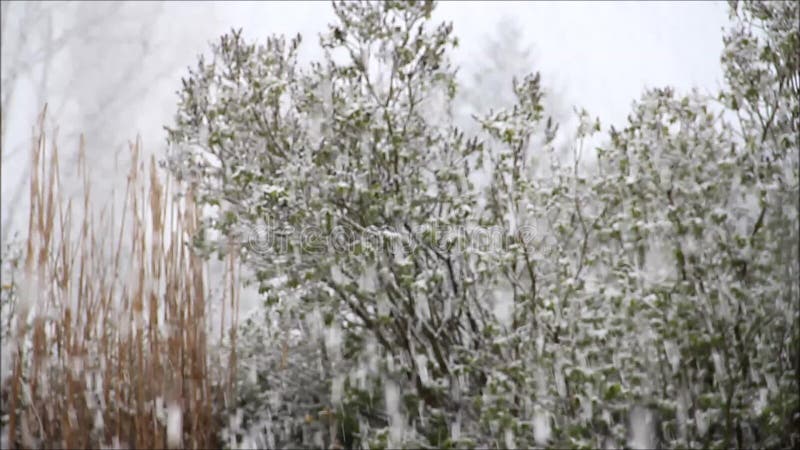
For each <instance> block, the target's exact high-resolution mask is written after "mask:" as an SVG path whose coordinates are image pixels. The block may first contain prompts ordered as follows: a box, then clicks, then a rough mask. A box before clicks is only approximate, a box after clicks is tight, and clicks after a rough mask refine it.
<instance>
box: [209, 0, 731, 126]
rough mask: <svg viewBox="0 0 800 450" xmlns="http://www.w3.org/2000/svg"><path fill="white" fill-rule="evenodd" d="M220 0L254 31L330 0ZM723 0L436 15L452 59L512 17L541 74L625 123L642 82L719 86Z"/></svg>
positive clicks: (473, 8)
mask: <svg viewBox="0 0 800 450" xmlns="http://www.w3.org/2000/svg"><path fill="white" fill-rule="evenodd" d="M214 6H215V8H216V10H217V11H218V13H219V18H218V21H219V22H222V23H225V24H228V27H237V28H238V27H241V28H243V29H244V30H245V33H246V34H247V35H248V36H250V37H253V38H258V37H263V36H265V35H267V34H269V33H273V32H275V33H294V32H297V31H302V32H303V35H304V36H308V34H309V33H316V32H319V31H322V30H324V29H325V26H326V24H327V23H329V22H330V21H331V20H332V18H333V13H332V11H331V8H330V5H329V4H328V3H327V2H280V3H261V2H244V3H222V4H215V5H214ZM727 8H728V5H727V3H726V2H722V1H715V2H694V1H691V2H686V1H676V2H655V1H647V2H627V1H625V2H623V1H616V2H614V1H609V2H595V1H591V2H589V1H584V2H563V1H558V2H537V1H505V2H494V1H490V2H477V1H476V2H473V1H443V2H441V3H439V5H438V7H437V11H436V12H435V15H434V18H435V19H437V20H451V21H453V25H454V33H455V34H456V36H458V38H459V41H460V46H459V48H458V49H457V52H456V57H455V59H456V61H457V62H460V63H461V65H462V66H463V65H466V64H468V62H469V61H470V60H471V59H473V58H475V57H479V56H480V55H481V54H482V50H483V45H482V44H483V41H484V40H485V38H486V36H487V35H491V34H492V33H493V32H494V30H495V28H496V26H497V23H498V22H499V21H500V20H501V19H503V18H505V17H511V18H513V19H515V20H516V21H517V22H518V23H519V24H520V25H521V28H522V29H523V30H524V33H525V38H526V44H531V45H533V46H534V48H535V50H536V53H535V56H536V60H537V61H538V62H539V63H540V64H541V68H540V69H541V71H542V72H543V75H544V76H547V77H548V78H551V81H552V82H554V83H555V84H556V85H558V86H561V87H563V88H564V89H565V90H566V93H567V95H568V97H569V102H570V103H571V104H576V105H578V106H582V107H585V108H586V109H587V110H589V112H590V113H591V114H592V115H599V116H600V117H601V118H605V119H606V120H605V122H606V123H608V122H609V121H613V122H615V123H619V122H621V121H624V120H625V118H626V117H627V114H628V111H629V110H630V103H631V101H633V100H634V99H636V98H638V97H639V95H640V94H641V92H642V90H643V89H644V88H645V86H649V87H660V86H666V85H672V86H675V87H677V88H679V89H690V88H691V87H692V86H697V87H699V88H701V89H708V90H710V91H713V90H715V89H716V88H717V87H718V86H719V84H720V83H721V80H722V73H721V70H720V65H719V56H720V53H721V51H722V28H723V27H724V26H726V24H727V23H728V9H727ZM223 29H224V27H223ZM304 42H305V44H306V46H308V45H309V44H316V39H315V38H314V39H310V36H309V37H308V38H306V40H305V41H304Z"/></svg>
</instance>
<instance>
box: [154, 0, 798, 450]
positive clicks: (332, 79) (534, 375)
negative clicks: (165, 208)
mask: <svg viewBox="0 0 800 450" xmlns="http://www.w3.org/2000/svg"><path fill="white" fill-rule="evenodd" d="M432 7H433V5H432V4H431V3H430V2H412V3H406V2H386V3H384V2H380V3H349V2H348V3H336V4H335V5H334V8H335V10H336V14H337V18H338V21H337V23H334V24H332V25H331V26H330V30H329V32H328V33H327V34H324V35H322V36H321V37H320V45H321V46H322V47H323V48H324V49H325V55H326V57H325V58H324V59H323V60H322V61H319V62H316V63H313V64H312V65H311V66H310V67H300V66H298V64H297V61H296V54H297V50H298V46H299V43H300V37H299V36H298V37H297V38H294V39H291V40H286V39H284V38H281V37H275V38H270V39H269V40H268V41H267V43H266V44H250V43H246V42H244V41H243V40H242V38H241V37H240V35H239V34H238V33H236V32H233V33H231V34H229V35H226V36H224V37H223V38H222V39H221V40H220V42H219V43H218V44H216V45H215V46H214V47H213V52H212V59H211V60H210V61H209V60H205V59H201V60H200V62H199V64H198V66H197V68H196V69H193V70H192V71H191V72H190V75H189V76H188V77H187V78H186V79H185V80H184V86H183V89H182V90H181V92H180V104H179V109H178V111H179V112H178V115H177V118H176V123H175V125H174V126H173V127H172V128H170V141H171V143H172V144H173V146H174V149H175V150H174V151H173V153H172V154H171V157H170V160H169V162H170V168H171V170H172V172H173V173H175V174H176V175H178V176H179V177H182V178H183V179H186V180H189V182H191V183H193V185H194V186H196V188H197V189H198V192H199V193H200V196H199V197H200V198H201V199H203V201H204V202H205V203H206V204H207V205H210V206H213V210H212V209H210V210H209V211H211V213H210V214H209V215H208V216H207V222H206V227H207V230H208V234H206V235H205V236H204V237H203V239H200V240H198V245H199V246H200V247H201V248H204V249H205V250H206V251H208V252H214V251H220V252H223V251H224V250H225V249H229V248H230V246H229V242H230V241H231V240H232V239H234V240H236V239H237V237H240V236H241V230H253V229H262V230H267V232H268V233H274V234H275V236H277V235H278V233H279V231H283V232H285V233H286V234H284V235H281V236H286V238H285V240H282V241H281V244H282V245H274V244H276V242H274V241H273V242H270V245H261V246H257V247H254V246H253V245H243V246H241V247H240V251H241V252H242V254H243V258H244V260H245V261H246V263H247V264H248V266H249V267H250V268H251V270H252V273H253V274H254V279H255V282H257V283H258V284H259V287H260V290H261V292H262V293H263V294H264V299H265V301H264V307H263V310H261V311H260V312H259V313H258V314H257V315H255V316H253V317H251V318H249V319H248V320H247V321H246V322H245V323H244V324H243V326H242V329H241V336H240V342H239V345H240V348H241V352H242V353H241V359H240V367H239V369H240V381H239V383H240V384H239V391H238V392H239V396H238V404H237V405H235V407H234V409H235V411H236V412H235V413H234V417H235V420H232V421H231V425H230V427H228V428H227V429H226V439H227V441H228V442H229V444H230V445H231V446H234V447H235V446H250V445H258V446H268V447H295V446H316V447H319V446H325V447H329V446H343V447H347V448H350V447H365V448H366V447H369V448H374V447H392V448H397V447H492V448H498V447H499V448H513V447H522V448H530V447H534V446H545V447H547V446H553V447H590V448H591V447H595V448H596V447H616V446H630V447H644V448H647V447H650V448H652V447H654V446H665V447H750V446H767V447H791V446H796V445H797V444H798V442H799V441H798V439H800V436H799V435H798V434H797V431H796V430H798V429H800V402H798V389H800V387H799V386H798V377H799V376H800V364H798V359H797V358H798V356H797V355H798V354H800V348H798V345H799V344H800V340H799V339H800V335H799V334H798V333H799V331H798V323H797V319H798V295H800V291H799V290H798V281H797V280H798V275H799V274H798V253H797V249H798V245H797V243H798V234H797V233H798V166H797V164H798V150H797V149H798V144H800V143H798V137H797V133H798V119H799V118H800V109H799V108H800V107H799V106H798V95H799V94H800V92H798V89H800V69H799V68H798V67H799V66H798V50H799V49H800V41H799V40H798V31H797V26H796V25H797V20H798V6H797V3H794V2H758V3H742V4H739V5H737V4H735V3H733V4H732V5H731V22H732V25H731V28H730V29H729V30H728V31H727V32H726V36H725V45H726V47H725V52H724V54H723V55H722V58H721V63H722V64H723V67H724V69H725V74H726V86H725V88H724V89H723V90H722V91H721V92H720V93H719V95H718V96H717V97H714V98H712V97H709V96H707V95H703V94H700V93H699V92H689V93H677V92H674V91H673V90H672V89H670V88H663V89H653V90H650V91H647V92H645V93H644V94H643V95H642V97H641V99H640V100H639V101H637V102H636V103H635V104H634V105H633V109H632V111H631V114H630V116H629V120H628V123H627V125H626V126H625V128H624V129H622V130H616V129H614V128H613V127H612V128H611V129H610V130H609V132H608V136H607V137H606V138H605V139H604V140H603V141H602V145H600V146H599V147H597V148H585V145H584V143H585V142H586V141H587V140H588V138H589V137H590V136H592V135H594V134H595V133H597V132H598V131H600V129H601V126H600V123H599V121H597V120H592V119H591V118H590V117H589V115H588V113H586V112H580V113H579V119H580V124H579V126H578V129H577V136H578V138H577V139H576V140H575V141H574V142H573V143H572V144H571V148H572V153H573V154H572V157H571V158H568V162H566V163H565V162H564V159H563V158H561V157H559V155H558V154H557V152H556V151H555V149H554V146H553V145H552V142H553V139H554V137H555V134H556V124H555V123H554V122H553V121H552V119H550V118H548V116H547V114H548V112H547V111H545V110H544V108H543V106H542V105H543V97H544V95H545V93H544V92H543V89H542V88H541V84H540V77H539V75H538V74H531V75H527V76H525V77H523V78H521V79H515V80H514V93H515V95H516V98H515V100H514V102H513V103H512V104H509V105H506V107H504V108H503V109H500V110H493V111H490V112H488V113H486V114H484V115H482V116H476V117H475V118H476V120H477V121H478V123H479V124H480V128H481V133H480V134H479V135H476V136H467V135H465V134H464V133H463V132H462V131H460V130H459V129H458V128H457V127H456V126H455V125H454V119H453V105H454V103H453V98H454V95H455V92H456V90H457V89H458V86H457V83H456V78H455V71H454V69H453V67H451V65H450V64H449V63H448V58H447V54H448V50H449V49H451V48H452V47H453V46H455V45H457V43H458V41H457V39H456V38H455V37H454V36H453V35H452V33H451V28H450V26H449V25H448V24H435V23H432V22H431V21H430V20H429V17H430V12H431V8H432ZM590 154H591V155H592V156H594V157H595V158H588V157H587V155H590ZM480 180H484V181H485V180H488V182H482V183H479V184H480V187H478V183H477V182H478V181H480ZM259 227H260V228H259ZM471 228H472V229H480V230H494V231H497V230H499V231H500V237H501V239H500V241H499V245H491V246H489V247H481V246H480V245H475V244H476V243H475V242H474V241H472V240H469V239H468V240H466V241H465V240H464V239H460V238H459V237H458V236H457V237H456V238H453V236H452V233H448V232H442V230H468V229H471ZM237 230H238V231H237ZM309 230H312V231H313V232H312V233H311V235H313V236H314V237H315V238H316V237H322V239H318V240H313V242H311V241H309V240H308V239H307V238H308V236H309ZM237 233H238V234H237ZM332 236H333V237H334V238H332V239H330V240H329V239H328V238H329V237H332ZM367 237H373V238H375V239H366V244H365V238H367ZM462 237H463V236H462ZM340 238H341V239H340ZM337 239H338V240H337ZM337 243H343V245H341V246H337V245H336V244H337ZM494 243H495V244H497V242H494ZM250 244H252V242H251V243H250Z"/></svg>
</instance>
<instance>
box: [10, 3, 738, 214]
mask: <svg viewBox="0 0 800 450" xmlns="http://www.w3.org/2000/svg"><path fill="white" fill-rule="evenodd" d="M132 6H133V7H134V8H138V7H140V4H137V5H132ZM142 8H144V6H142ZM506 17H511V18H513V19H515V20H516V21H517V22H518V23H519V24H520V26H521V28H522V30H523V31H524V36H525V41H526V42H524V44H525V45H532V46H533V47H534V49H535V54H534V56H535V58H536V61H537V62H538V64H539V65H540V67H536V68H535V69H537V70H540V71H541V72H542V73H543V76H544V77H545V83H547V84H550V85H555V86H557V87H558V88H559V90H560V91H561V92H562V94H565V95H566V99H565V100H566V102H567V103H568V104H570V105H577V106H580V107H584V108H586V109H587V110H588V111H589V112H590V113H591V114H592V115H593V116H600V118H601V120H602V121H603V125H604V127H607V126H608V125H609V124H611V123H615V124H621V123H623V122H624V120H625V118H626V116H627V114H628V112H629V110H630V105H631V102H632V101H633V100H634V99H636V98H638V97H639V96H640V94H641V93H642V90H643V89H644V88H645V87H646V86H649V87H656V86H665V85H672V86H674V87H676V88H678V89H679V91H681V90H688V89H690V88H691V87H692V86H697V87H699V88H700V89H701V90H706V91H710V92H711V91H714V90H716V88H717V87H718V86H719V85H720V84H721V79H722V74H721V70H720V65H719V55H720V53H721V50H722V28H723V27H724V26H725V25H726V24H727V23H728V17H727V4H726V3H724V2H533V1H530V2H525V1H518V2H456V1H445V2H441V3H440V4H439V6H438V9H437V11H436V12H435V14H434V18H435V19H436V20H437V21H439V20H452V21H453V23H454V32H455V34H456V36H458V38H459V40H460V46H459V48H458V49H457V51H456V54H455V55H454V60H455V61H456V62H457V63H459V64H460V65H461V66H468V65H470V63H471V62H474V59H475V58H478V57H481V56H482V55H483V43H484V41H485V39H486V37H487V36H489V35H491V34H493V33H494V31H495V30H496V27H497V24H498V22H499V21H500V20H501V19H503V18H506ZM332 18H333V13H332V9H331V6H330V4H329V3H328V2H323V1H316V2H241V3H238V2H218V3H213V4H211V3H206V2H201V3H192V2H174V3H169V4H166V5H165V12H164V15H163V16H162V17H161V18H160V20H159V21H158V22H157V24H158V25H157V30H156V33H157V34H159V35H160V36H162V38H161V41H162V44H161V46H160V47H159V51H160V52H162V53H166V54H167V57H168V58H169V60H170V61H171V62H172V63H174V64H175V67H178V68H179V69H178V70H176V71H175V72H174V73H173V75H171V76H168V77H166V78H163V79H162V80H160V81H159V82H158V83H156V84H155V85H154V86H153V87H152V89H150V90H149V91H148V92H147V93H146V94H144V95H142V96H141V97H139V98H138V101H137V102H131V105H130V108H129V110H128V111H126V120H125V121H124V123H123V124H121V128H120V129H119V130H118V133H119V135H120V139H130V138H132V137H133V136H135V134H136V133H137V132H138V133H140V134H141V135H142V136H143V138H144V142H145V145H146V148H147V149H148V150H151V151H155V152H156V153H159V152H160V151H161V149H160V148H159V147H160V146H162V145H163V143H164V132H163V129H162V125H164V124H167V123H169V122H170V121H171V118H172V115H173V113H174V111H175V106H174V102H175V99H176V97H175V91H176V90H177V89H178V88H179V86H180V77H181V75H183V74H184V73H185V68H186V67H187V66H188V65H194V64H195V61H196V56H197V54H198V53H200V52H205V51H206V50H207V48H208V45H207V43H208V42H209V41H211V40H214V39H216V38H217V37H218V36H219V35H220V34H222V33H224V32H225V31H227V30H229V29H230V28H239V27H241V28H243V29H244V32H245V35H246V36H247V37H248V38H252V39H263V38H264V37H265V36H267V35H270V34H274V33H285V34H295V33H297V32H300V33H302V34H303V36H304V45H303V52H304V53H302V54H301V58H302V59H309V58H314V57H315V56H317V55H314V54H313V53H312V52H311V51H312V50H313V49H314V48H315V47H316V44H317V38H316V34H317V33H318V32H320V31H323V30H324V29H325V27H326V25H327V24H328V23H330V22H331V21H332ZM4 36H5V34H4ZM98 38H102V37H101V36H98ZM4 45H5V44H4ZM123 56H124V55H123ZM89 58H90V59H91V55H89ZM97 63H98V64H101V65H102V64H103V61H98V62H97ZM146 64H148V61H146V60H145V61H142V65H143V69H146V67H144V66H146ZM3 70H4V71H5V70H6V69H5V68H4V69H3ZM143 71H146V70H143ZM22 81H23V83H22V85H21V86H23V87H24V86H25V80H22ZM28 85H29V87H28V89H30V88H31V86H30V83H28ZM32 98H33V96H32V94H31V93H30V92H29V93H28V95H26V94H25V92H24V88H23V92H20V94H18V95H17V96H16V101H15V102H14V103H13V104H12V106H11V107H10V108H9V111H8V112H5V111H4V120H6V121H7V125H8V126H9V129H8V131H7V132H8V135H7V142H6V143H7V146H6V149H4V153H6V154H7V153H8V151H9V150H12V151H13V149H14V148H15V147H18V146H20V145H23V146H24V145H26V143H27V142H29V136H30V130H31V126H32V124H33V119H34V117H35V115H34V114H35V111H37V110H38V109H39V106H38V105H35V104H34V103H35V101H33V100H32ZM87 100H88V101H89V102H91V98H89V99H87ZM63 126H64V124H62V127H63ZM88 138H89V139H91V136H89V137H88ZM72 147H75V145H74V144H72V143H67V144H66V145H65V144H63V143H62V145H61V148H62V149H63V148H72ZM20 154H21V155H22V157H19V155H20ZM26 157H27V153H26V152H18V153H17V157H16V158H13V159H11V160H6V161H4V162H3V165H2V195H3V199H4V200H6V196H8V195H9V192H10V191H11V190H12V186H16V185H17V183H19V181H20V180H25V179H27V177H28V174H27V173H25V171H24V170H21V167H24V166H25V162H24V158H26ZM2 210H3V216H5V215H7V214H9V213H12V214H13V205H9V204H8V202H7V201H4V202H3V204H2ZM14 215H16V214H14ZM23 216H24V214H23ZM15 222H16V221H15Z"/></svg>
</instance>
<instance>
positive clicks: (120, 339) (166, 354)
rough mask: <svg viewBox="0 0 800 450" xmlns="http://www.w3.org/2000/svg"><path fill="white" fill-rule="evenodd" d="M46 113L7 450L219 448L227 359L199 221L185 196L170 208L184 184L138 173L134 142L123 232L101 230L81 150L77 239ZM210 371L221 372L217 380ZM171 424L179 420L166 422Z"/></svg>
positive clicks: (229, 292) (117, 227) (36, 159)
mask: <svg viewBox="0 0 800 450" xmlns="http://www.w3.org/2000/svg"><path fill="white" fill-rule="evenodd" d="M44 114H45V112H43V113H42V115H41V117H40V121H39V125H38V131H37V133H36V135H35V137H34V140H33V145H32V162H33V169H32V176H31V183H30V200H31V201H30V211H29V226H28V236H27V240H26V249H25V259H24V281H23V283H22V286H21V289H20V292H19V297H18V299H17V302H18V305H16V306H17V308H16V309H15V311H16V314H17V317H16V325H15V334H14V338H15V341H14V342H13V343H12V344H11V345H14V346H15V350H16V353H15V355H14V360H13V361H14V364H13V370H12V374H11V377H10V379H9V380H6V382H5V383H4V390H5V391H6V392H5V395H6V396H7V397H8V402H7V404H8V412H9V421H8V428H7V429H8V433H9V435H8V436H9V440H8V442H10V443H11V445H12V446H13V447H29V448H33V447H38V448H55V447H66V448H79V447H80V448H88V447H105V446H122V447H135V448H166V447H182V448H210V447H217V446H218V445H219V444H220V443H219V442H218V441H217V429H218V427H219V426H220V425H222V424H223V423H224V421H223V420H222V417H221V414H222V413H224V409H225V401H226V398H228V396H229V394H230V390H231V389H232V388H233V386H232V380H233V378H234V371H235V362H236V355H235V352H233V351H232V350H231V351H230V354H229V355H228V357H227V358H223V357H219V356H218V357H217V358H216V359H212V358H211V357H210V355H211V354H213V353H214V351H217V352H218V351H219V349H217V348H215V347H213V346H212V343H211V342H210V336H209V333H208V329H209V320H210V318H209V317H208V314H207V313H208V308H207V304H206V302H207V301H208V300H209V299H207V298H206V297H207V296H206V286H207V283H206V282H205V280H204V274H205V273H206V271H205V270H204V268H205V267H204V261H203V260H202V259H201V258H200V257H199V256H198V255H197V254H196V253H195V252H194V251H193V250H192V249H191V248H190V247H189V246H188V245H187V242H191V241H192V239H191V238H192V236H193V233H194V232H195V231H196V230H197V225H198V219H199V218H198V211H197V209H196V205H195V203H194V200H193V197H192V195H191V193H188V195H186V196H185V197H184V198H183V199H182V200H177V199H175V198H174V197H173V194H174V193H175V192H178V190H179V189H180V186H178V185H176V184H175V183H173V182H170V180H169V179H167V181H166V183H164V182H162V180H161V178H159V174H158V171H157V168H156V164H155V160H154V159H152V158H151V159H150V163H149V167H148V169H149V173H147V171H145V165H144V163H143V161H142V160H141V159H142V158H141V155H140V143H139V141H138V140H137V141H136V142H134V143H132V144H131V145H130V151H131V160H132V163H131V165H130V168H129V169H130V170H129V172H128V175H127V180H126V191H125V192H126V193H125V199H124V202H123V205H122V210H121V211H120V213H121V220H120V221H119V222H118V223H116V222H115V220H114V217H115V215H116V209H115V208H114V207H113V206H112V209H111V212H110V214H108V210H107V209H103V210H101V211H100V217H99V220H97V221H96V220H95V214H94V212H95V210H94V209H93V206H92V200H91V195H90V193H91V183H90V177H89V171H88V168H87V164H86V156H85V152H84V151H83V143H82V141H81V149H80V155H81V156H80V158H79V160H80V163H79V168H80V170H79V174H80V175H81V176H82V181H83V194H84V195H83V198H82V199H81V200H82V205H81V209H82V210H81V211H80V213H81V214H82V216H81V217H80V221H79V224H78V229H77V232H74V230H73V223H74V222H75V221H74V220H73V215H74V210H73V205H72V202H71V201H69V202H66V204H65V202H64V199H63V197H62V189H61V180H60V178H59V165H58V156H57V155H58V150H57V147H56V145H55V142H52V143H51V146H50V147H51V149H50V151H49V155H48V151H47V139H46V135H45V133H44V126H43V124H44ZM48 156H49V159H48ZM148 175H149V176H148ZM230 258H231V259H230V260H229V266H230V267H229V270H230V276H229V277H226V283H227V284H228V286H227V288H226V289H225V290H224V291H225V294H224V296H223V299H222V301H223V304H225V303H227V302H230V304H229V305H228V307H229V311H228V314H229V315H230V316H231V321H230V326H231V328H230V331H229V339H231V343H232V344H235V339H236V332H235V326H236V320H235V316H236V315H237V311H238V289H237V283H238V278H237V277H236V276H235V272H236V271H235V270H234V269H235V265H236V260H235V256H234V254H233V253H232V254H231V256H230ZM221 320H222V324H221V329H223V330H224V329H225V317H224V316H223V317H222V319H221ZM4 345H6V344H4ZM233 347H235V345H231V348H233ZM226 359H227V361H225V360H226ZM214 361H218V362H224V363H223V364H218V365H217V366H214V368H213V369H212V367H211V366H212V365H213V364H214ZM223 366H226V367H223ZM175 411H180V412H181V413H180V414H178V413H176V412H175ZM176 415H179V416H180V420H177V421H176V420H172V419H176V417H175V416H176ZM176 423H177V424H178V426H180V429H179V430H175V429H174V428H175V424H176Z"/></svg>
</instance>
